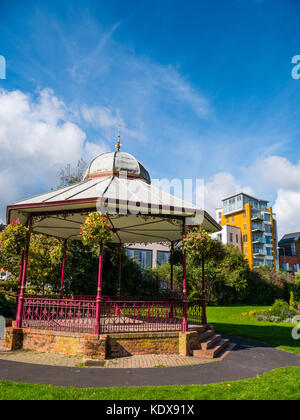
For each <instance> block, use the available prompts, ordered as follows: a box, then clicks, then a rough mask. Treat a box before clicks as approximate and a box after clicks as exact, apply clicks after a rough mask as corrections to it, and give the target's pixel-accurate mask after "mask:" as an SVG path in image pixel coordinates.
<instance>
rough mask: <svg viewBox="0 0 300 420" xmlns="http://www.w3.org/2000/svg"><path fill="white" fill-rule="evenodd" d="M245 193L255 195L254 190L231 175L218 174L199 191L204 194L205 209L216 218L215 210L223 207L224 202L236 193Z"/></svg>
mask: <svg viewBox="0 0 300 420" xmlns="http://www.w3.org/2000/svg"><path fill="white" fill-rule="evenodd" d="M240 192H245V193H247V194H251V195H253V190H252V188H251V187H249V186H244V187H243V186H241V185H240V183H239V182H238V181H237V180H236V179H235V178H234V176H233V175H232V174H230V173H226V172H224V173H217V174H215V175H214V176H213V177H211V178H210V179H209V180H208V181H207V182H206V183H205V184H204V191H203V189H200V191H199V190H198V192H197V194H198V200H199V194H201V195H202V196H203V194H204V208H205V210H206V211H208V212H209V213H210V214H211V216H213V217H215V210H216V208H218V207H221V206H222V200H223V199H224V198H227V197H229V196H231V195H234V194H236V193H240Z"/></svg>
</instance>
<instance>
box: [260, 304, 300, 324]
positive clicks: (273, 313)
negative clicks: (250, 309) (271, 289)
mask: <svg viewBox="0 0 300 420" xmlns="http://www.w3.org/2000/svg"><path fill="white" fill-rule="evenodd" d="M295 315H296V312H295V310H293V311H291V310H290V306H289V304H288V303H287V302H285V301H284V300H282V299H277V300H276V301H275V302H274V304H273V306H272V308H271V309H269V310H268V311H259V312H258V313H257V319H258V321H269V322H281V321H285V320H287V319H288V318H292V317H293V316H295Z"/></svg>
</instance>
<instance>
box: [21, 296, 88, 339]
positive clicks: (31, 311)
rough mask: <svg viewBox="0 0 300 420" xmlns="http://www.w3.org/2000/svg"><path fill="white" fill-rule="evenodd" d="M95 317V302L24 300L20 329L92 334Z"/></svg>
mask: <svg viewBox="0 0 300 420" xmlns="http://www.w3.org/2000/svg"><path fill="white" fill-rule="evenodd" d="M95 317H96V302H92V301H84V300H61V299H44V298H25V299H24V305H23V317H22V327H24V328H33V329H44V330H55V331H70V332H88V333H93V332H94V328H95Z"/></svg>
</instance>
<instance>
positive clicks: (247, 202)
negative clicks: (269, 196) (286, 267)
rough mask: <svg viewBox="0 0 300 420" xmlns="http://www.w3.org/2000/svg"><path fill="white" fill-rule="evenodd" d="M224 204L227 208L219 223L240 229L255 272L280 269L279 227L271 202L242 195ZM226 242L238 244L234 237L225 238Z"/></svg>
mask: <svg viewBox="0 0 300 420" xmlns="http://www.w3.org/2000/svg"><path fill="white" fill-rule="evenodd" d="M222 201H223V208H222V209H218V210H217V220H218V222H219V223H220V224H221V225H222V226H235V227H237V228H239V229H240V232H241V235H240V236H241V240H242V243H241V244H240V249H242V251H243V254H244V256H245V258H246V259H247V260H248V261H249V266H250V268H251V269H252V268H253V267H256V266H262V265H267V266H268V267H271V268H276V267H277V266H278V255H277V244H278V239H277V224H276V218H275V215H274V214H273V211H272V207H269V206H268V201H265V200H259V199H257V198H254V197H251V196H249V195H247V194H244V193H240V194H236V195H234V196H232V197H228V198H226V199H224V200H222ZM222 240H223V242H224V243H232V244H235V243H234V240H233V238H232V234H230V235H229V238H226V239H225V240H224V238H223V239H222Z"/></svg>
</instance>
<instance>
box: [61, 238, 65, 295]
mask: <svg viewBox="0 0 300 420" xmlns="http://www.w3.org/2000/svg"><path fill="white" fill-rule="evenodd" d="M66 253H67V240H65V241H64V254H63V261H62V268H61V280H60V298H61V299H62V298H63V288H64V278H65V266H66Z"/></svg>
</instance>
